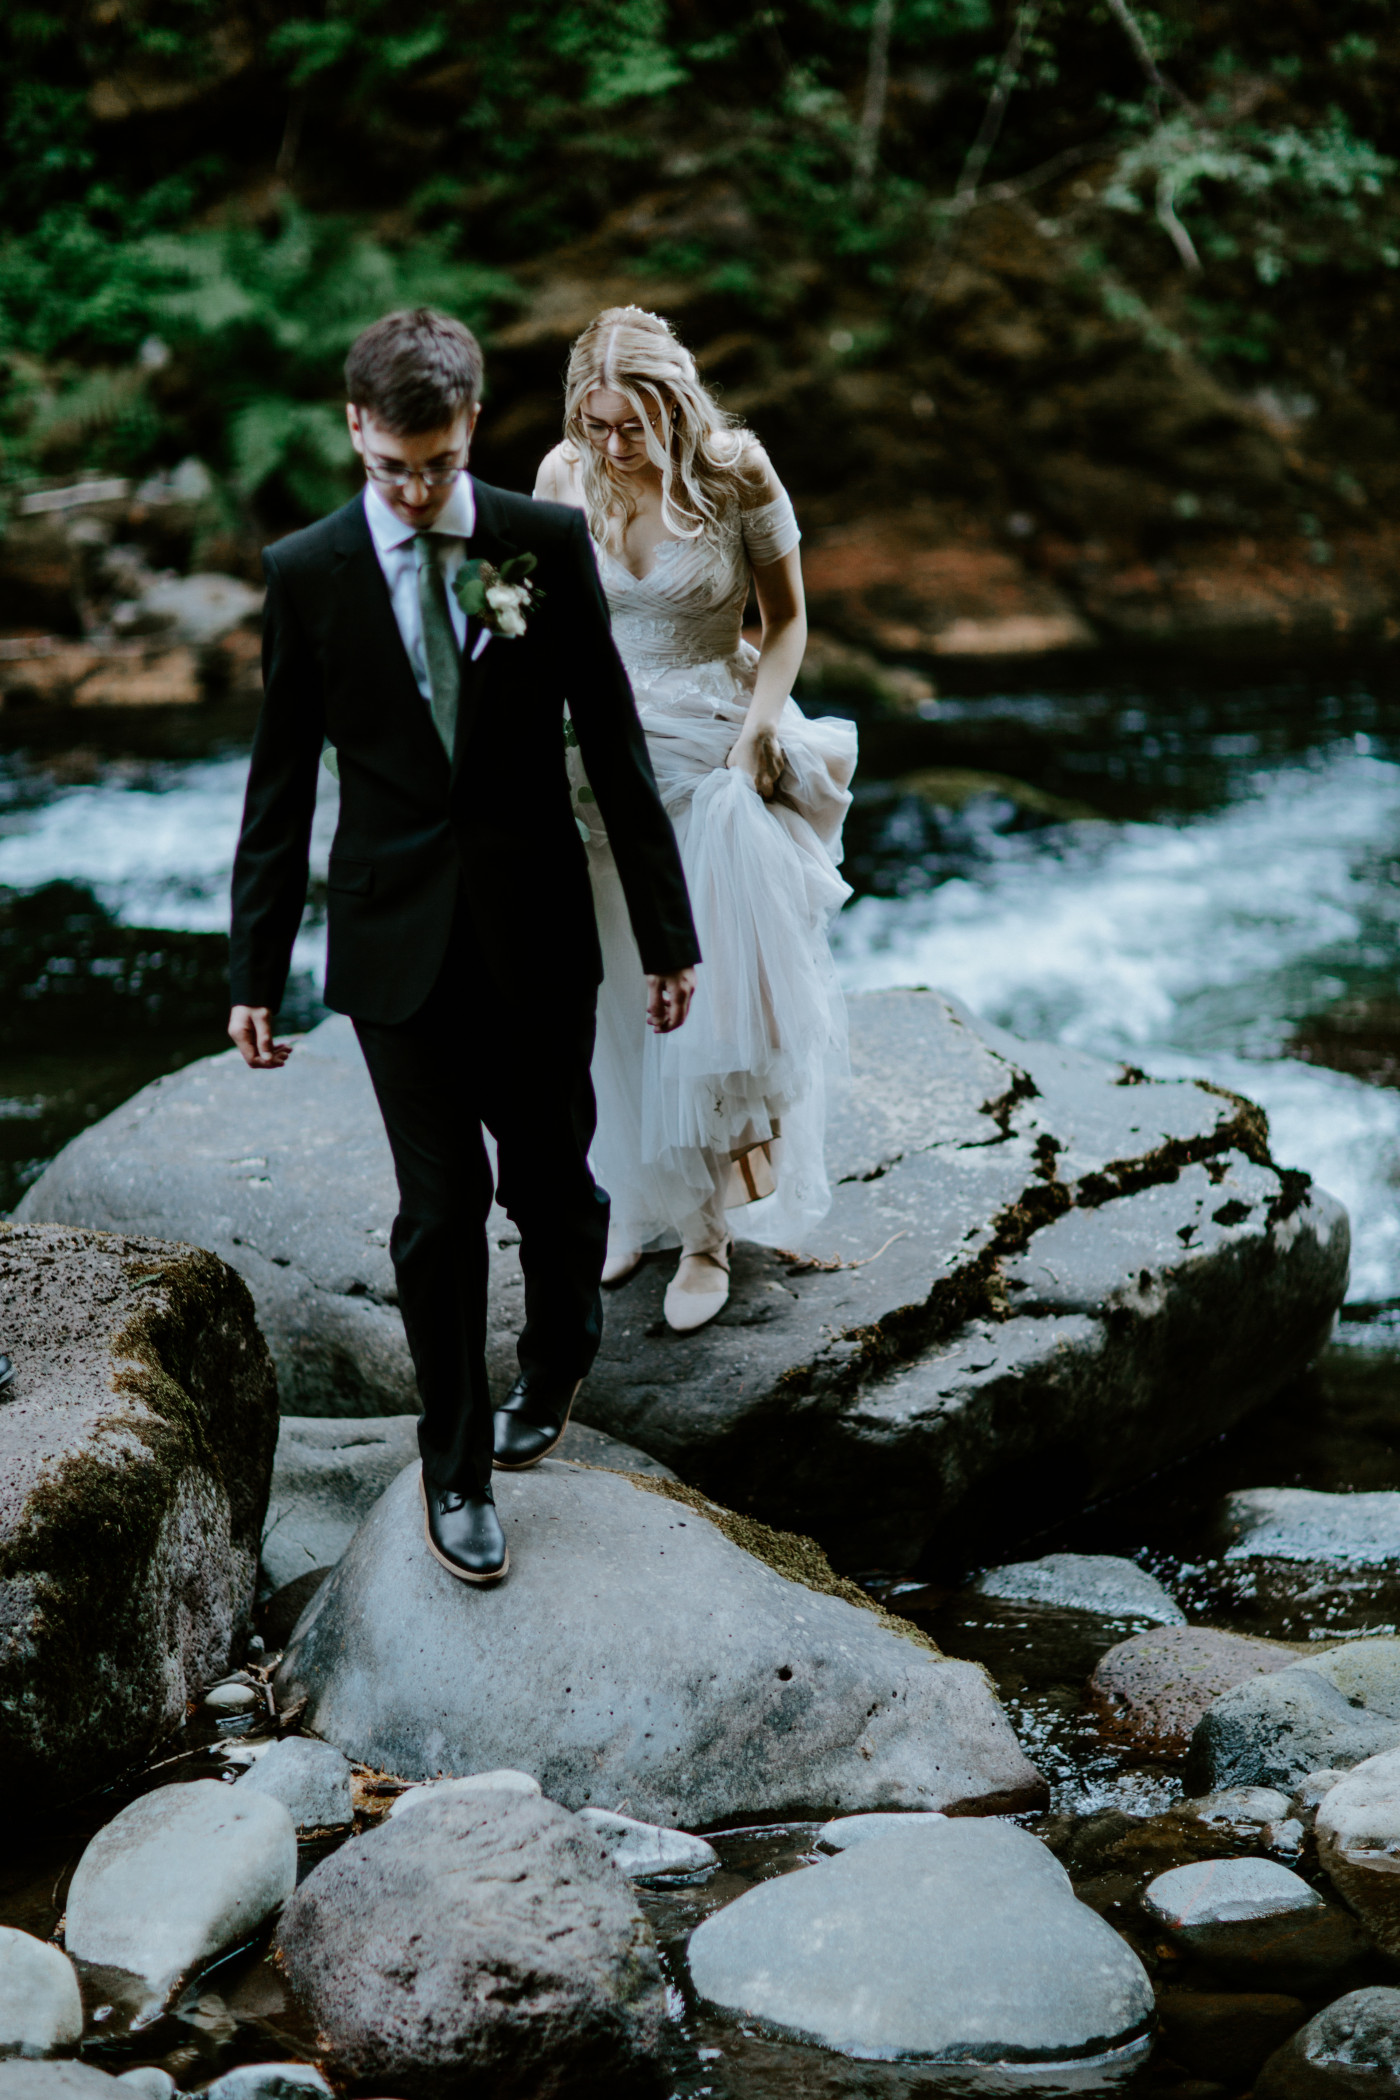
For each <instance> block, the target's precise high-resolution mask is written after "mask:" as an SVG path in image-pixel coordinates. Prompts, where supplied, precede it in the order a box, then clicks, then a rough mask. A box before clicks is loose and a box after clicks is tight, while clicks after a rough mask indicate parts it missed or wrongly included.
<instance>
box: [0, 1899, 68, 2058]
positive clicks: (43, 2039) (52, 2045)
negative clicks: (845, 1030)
mask: <svg viewBox="0 0 1400 2100" xmlns="http://www.w3.org/2000/svg"><path fill="white" fill-rule="evenodd" d="M82 2031H83V1994H82V1992H81V1991H80V1990H79V1988H78V1978H77V1975H76V1973H75V1972H74V1968H73V1964H72V1962H71V1961H69V1959H68V1957H67V1955H66V1954H65V1953H64V1952H63V1950H62V1949H61V1948H59V1947H53V1946H50V1944H49V1942H48V1941H47V1940H39V1939H35V1938H34V1936H33V1934H32V1933H28V1932H21V1931H19V1930H18V1928H17V1927H16V1926H13V1925H0V2057H4V2056H47V2055H48V2054H49V2052H50V2051H51V2050H53V2049H67V2048H70V2047H71V2046H72V2044H73V2043H74V2042H76V2041H77V2040H78V2039H79V2038H80V2036H81V2035H82Z"/></svg>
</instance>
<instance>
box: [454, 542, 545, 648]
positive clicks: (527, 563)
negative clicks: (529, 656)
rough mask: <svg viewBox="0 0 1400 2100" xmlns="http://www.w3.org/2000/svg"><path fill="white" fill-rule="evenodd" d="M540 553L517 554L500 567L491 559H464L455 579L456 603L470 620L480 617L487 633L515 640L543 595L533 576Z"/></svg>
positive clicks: (522, 631)
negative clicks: (531, 577) (533, 580)
mask: <svg viewBox="0 0 1400 2100" xmlns="http://www.w3.org/2000/svg"><path fill="white" fill-rule="evenodd" d="M537 560H538V557H537V556H536V555H533V554H515V555H512V556H511V559H510V560H509V561H503V562H502V563H501V566H500V568H499V569H498V568H497V567H496V566H495V564H494V563H493V562H489V561H464V562H463V563H462V566H461V567H460V569H458V571H457V574H456V575H455V577H454V578H453V579H452V588H453V590H454V591H455V592H456V593H457V603H458V604H459V605H460V606H461V608H462V610H463V612H464V613H465V614H466V616H467V618H468V619H469V620H480V622H481V624H482V626H483V627H484V628H485V629H486V631H487V633H488V634H497V635H500V636H502V637H503V638H504V639H505V640H507V641H513V640H515V638H516V637H517V636H519V635H522V634H524V632H525V623H526V620H527V618H528V617H529V615H530V614H531V613H532V612H533V611H534V609H535V607H536V606H537V605H538V604H539V602H540V600H541V599H542V598H543V596H544V592H543V591H542V590H541V589H540V587H539V585H538V584H537V583H531V581H530V576H531V574H532V572H533V571H534V569H535V567H536V564H537Z"/></svg>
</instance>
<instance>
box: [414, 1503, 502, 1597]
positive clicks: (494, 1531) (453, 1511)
mask: <svg viewBox="0 0 1400 2100" xmlns="http://www.w3.org/2000/svg"><path fill="white" fill-rule="evenodd" d="M419 1486H420V1488H421V1490H422V1495H423V1529H424V1530H425V1531H426V1533H427V1535H428V1551H429V1552H430V1553H431V1554H432V1556H433V1559H434V1560H435V1561H438V1562H439V1563H440V1564H441V1566H443V1567H444V1568H446V1570H447V1572H448V1574H449V1575H455V1576H456V1577H457V1580H458V1581H459V1582H499V1581H500V1580H501V1578H502V1576H503V1575H504V1574H505V1573H506V1571H507V1569H508V1568H509V1567H510V1554H509V1552H508V1551H507V1549H506V1535H505V1533H504V1532H503V1531H502V1529H501V1520H500V1518H499V1517H498V1516H497V1515H496V1505H495V1503H494V1502H493V1501H492V1500H491V1495H490V1491H489V1490H488V1491H487V1493H486V1494H484V1495H461V1494H458V1493H457V1492H456V1491H455V1490H454V1489H452V1488H430V1487H429V1486H428V1484H427V1482H426V1481H425V1480H420V1482H419Z"/></svg>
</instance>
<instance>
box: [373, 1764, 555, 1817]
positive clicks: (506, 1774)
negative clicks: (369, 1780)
mask: <svg viewBox="0 0 1400 2100" xmlns="http://www.w3.org/2000/svg"><path fill="white" fill-rule="evenodd" d="M542 1791H543V1790H542V1788H541V1786H540V1783H539V1781H538V1779H532V1778H531V1776H530V1774H529V1773H528V1772H512V1771H510V1770H509V1769H506V1770H503V1771H500V1772H471V1773H469V1774H468V1775H467V1777H466V1778H464V1779H431V1780H429V1781H428V1783H427V1784H426V1786H415V1787H410V1788H409V1789H408V1791H407V1792H406V1793H402V1794H399V1795H397V1796H396V1797H395V1799H394V1801H393V1803H392V1804H391V1806H390V1809H389V1814H390V1815H391V1816H406V1815H407V1814H408V1813H409V1811H410V1810H411V1809H415V1808H421V1807H422V1806H423V1803H424V1802H425V1801H460V1800H465V1799H466V1798H467V1796H469V1795H471V1794H539V1793H541V1792H542Z"/></svg>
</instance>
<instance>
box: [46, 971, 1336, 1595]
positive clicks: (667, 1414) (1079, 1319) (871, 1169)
mask: <svg viewBox="0 0 1400 2100" xmlns="http://www.w3.org/2000/svg"><path fill="white" fill-rule="evenodd" d="M851 1022H852V1062H853V1066H854V1069H855V1084H854V1085H853V1087H852V1088H851V1090H850V1093H849V1095H848V1096H847V1098H846V1099H845V1101H844V1102H843V1103H842V1104H841V1105H840V1106H839V1108H838V1109H837V1111H836V1112H835V1114H834V1115H833V1118H832V1122H831V1127H830V1132H829V1142H828V1154H829V1161H830V1166H831V1170H832V1179H833V1182H834V1184H835V1188H836V1194H835V1201H834V1203H833V1206H832V1211H831V1214H830V1216H829V1218H828V1219H827V1221H826V1223H825V1225H824V1226H823V1227H822V1229H821V1231H820V1232H819V1233H818V1234H817V1235H816V1240H815V1244H814V1247H813V1249H811V1250H808V1251H807V1252H806V1253H805V1254H803V1255H801V1256H799V1257H796V1258H795V1257H794V1256H792V1255H789V1254H784V1253H783V1252H782V1251H781V1250H775V1249H770V1248H763V1247H759V1246H756V1245H753V1244H752V1243H749V1244H742V1243H741V1245H740V1247H739V1249H738V1251H737V1255H736V1259H735V1264H734V1288H733V1295H732V1297H731V1301H730V1304H729V1306H728V1307H727V1308H726V1310H725V1312H724V1313H723V1315H722V1316H721V1317H720V1319H719V1320H718V1321H716V1322H715V1323H714V1324H713V1325H712V1326H710V1327H708V1328H705V1329H703V1330H702V1331H701V1332H700V1333H698V1334H695V1335H687V1336H681V1335H674V1334H672V1333H671V1332H670V1330H669V1329H668V1328H667V1327H666V1325H665V1323H664V1321H663V1319H662V1317H661V1296H662V1291H663V1289H664V1286H665V1281H666V1277H667V1275H668V1273H669V1269H670V1266H671V1264H670V1263H669V1262H668V1261H659V1262H649V1263H647V1264H645V1265H644V1266H643V1268H642V1269H641V1271H639V1273H638V1274H637V1276H636V1277H635V1278H634V1279H633V1280H632V1281H631V1282H630V1283H628V1284H627V1285H626V1286H625V1287H624V1288H623V1289H622V1290H621V1291H619V1292H618V1293H617V1294H616V1295H615V1296H614V1297H612V1298H611V1299H610V1301H609V1308H608V1321H607V1331H606V1334H605V1338H604V1344H603V1350H602V1353H601V1355H600V1357H599V1359H598V1362H597V1364H596V1366H595V1368H594V1370H593V1373H592V1375H591V1377H590V1378H589V1381H588V1383H587V1385H586V1386H585V1388H584V1392H583V1394H582V1395H581V1397H580V1403H579V1405H580V1412H581V1414H582V1416H583V1418H584V1419H585V1420H587V1421H588V1422H591V1423H592V1424H594V1425H595V1426H596V1427H598V1428H599V1429H602V1430H605V1431H607V1432H608V1433H609V1434H611V1435H613V1436H616V1437H619V1438H622V1439H623V1440H624V1441H626V1442H628V1443H631V1444H635V1445H637V1446H639V1447H640V1448H641V1449H642V1450H645V1451H648V1452H651V1453H652V1454H653V1455H654V1456H656V1457H657V1458H659V1459H661V1460H662V1461H664V1462H665V1463H666V1464H667V1465H669V1466H672V1467H674V1468H675V1470H676V1471H677V1472H678V1473H680V1474H681V1476H682V1477H683V1478H685V1479H687V1480H690V1481H692V1482H694V1483H695V1484H696V1485H698V1486H700V1487H702V1488H703V1489H704V1490H705V1492H706V1493H708V1494H712V1495H714V1496H715V1497H716V1498H717V1499H718V1500H720V1501H723V1502H725V1503H728V1504H729V1505H731V1506H733V1507H738V1508H743V1509H747V1510H751V1511H752V1512H754V1513H755V1514H756V1515H761V1516H762V1517H764V1518H765V1519H766V1520H768V1521H770V1522H773V1523H777V1524H781V1525H784V1526H788V1527H791V1528H793V1529H795V1530H800V1531H803V1532H807V1533H810V1534H812V1535H813V1536H815V1537H817V1538H820V1539H822V1540H823V1541H824V1542H825V1543H827V1544H828V1545H829V1547H830V1549H831V1550H832V1551H833V1552H839V1554H840V1555H841V1558H842V1562H843V1564H844V1565H847V1566H852V1567H860V1566H866V1565H870V1564H882V1565H885V1566H889V1565H892V1564H912V1563H913V1562H914V1561H916V1560H917V1559H919V1558H920V1556H921V1555H923V1554H924V1553H925V1552H926V1550H927V1549H928V1548H929V1546H930V1543H931V1542H933V1541H939V1542H941V1543H942V1544H943V1545H944V1546H945V1547H946V1548H947V1549H948V1550H949V1551H954V1552H956V1551H964V1550H969V1549H970V1548H971V1547H972V1545H973V1544H974V1543H976V1542H984V1541H985V1539H986V1537H987V1536H988V1533H989V1528H992V1527H994V1528H995V1529H996V1530H997V1531H999V1532H1004V1531H1005V1530H1007V1529H1008V1528H1010V1529H1012V1530H1014V1529H1015V1528H1016V1526H1015V1517H1016V1516H1017V1515H1019V1514H1021V1511H1020V1507H1019V1505H1021V1504H1028V1505H1029V1509H1028V1510H1027V1512H1026V1513H1027V1514H1029V1513H1033V1514H1034V1516H1035V1518H1036V1519H1037V1520H1038V1521H1040V1522H1043V1521H1044V1520H1045V1519H1046V1518H1048V1517H1049V1516H1051V1515H1053V1514H1054V1513H1055V1512H1056V1511H1057V1510H1060V1509H1065V1508H1069V1507H1074V1508H1078V1507H1081V1506H1082V1504H1083V1502H1084V1500H1085V1499H1086V1498H1092V1497H1095V1496H1099V1495H1102V1494H1105V1493H1107V1492H1109V1491H1110V1490H1112V1489H1114V1488H1117V1487H1120V1486H1122V1485H1124V1484H1126V1483H1127V1482H1128V1481H1130V1480H1132V1479H1134V1478H1137V1477H1140V1476H1142V1475H1144V1474H1146V1473H1148V1472H1150V1471H1152V1470H1153V1469H1154V1468H1156V1467H1159V1466H1161V1465H1164V1464H1166V1463H1168V1462H1169V1461H1171V1460H1172V1459H1174V1458H1177V1457H1179V1456H1180V1455H1181V1454H1182V1453H1183V1452H1185V1451H1187V1450H1189V1449H1190V1448H1192V1447H1193V1446H1194V1445H1195V1444H1197V1443H1200V1442H1202V1441H1204V1440H1205V1439H1207V1438H1209V1437H1212V1436H1215V1435H1217V1434H1218V1433H1219V1431H1220V1430H1221V1429H1222V1428H1224V1427H1225V1426H1227V1425H1228V1423H1230V1422H1231V1421H1233V1420H1235V1419H1237V1418H1238V1417H1239V1416H1240V1415H1242V1414H1244V1413H1245V1412H1246V1411H1247V1410H1248V1409H1250V1408H1252V1407H1254V1406H1256V1405H1257V1404H1258V1403H1259V1402H1260V1401H1262V1400H1264V1399H1266V1398H1267V1397H1268V1396H1269V1394H1270V1393H1271V1392H1273V1391H1274V1390H1275V1389H1276V1388H1277V1387H1278V1386H1279V1385H1280V1384H1281V1383H1282V1382H1283V1381H1284V1380H1285V1379H1286V1378H1287V1377H1289V1376H1290V1375H1291V1374H1292V1373H1293V1372H1295V1371H1296V1370H1297V1369H1298V1368H1299V1366H1300V1365H1302V1364H1303V1363H1305V1362H1306V1361H1307V1360H1308V1359H1309V1358H1310V1357H1311V1356H1312V1355H1313V1354H1314V1353H1315V1352H1316V1350H1317V1349H1318V1348H1319V1347H1320V1345H1321V1343H1322V1342H1323V1340H1324V1339H1325V1338H1326V1335H1327V1333H1328V1331H1329V1328H1330V1323H1331V1320H1332V1316H1333V1314H1334V1312H1335V1310H1336V1307H1337V1306H1338V1304H1339V1303H1340V1301H1341V1298H1342V1295H1343V1292H1344V1289H1345V1284H1346V1272H1347V1258H1348V1229H1347V1220H1346V1214H1345V1212H1344V1211H1343V1210H1342V1208H1341V1206H1340V1205H1339V1204H1337V1203H1336V1202H1335V1201H1334V1200H1333V1199H1332V1198H1330V1197H1328V1196H1326V1195H1325V1194H1323V1193H1322V1192H1321V1191H1319V1190H1317V1189H1314V1188H1311V1187H1310V1186H1309V1185H1308V1183H1307V1178H1306V1176H1303V1175H1300V1174H1297V1173H1292V1172H1286V1171H1283V1170H1281V1169H1279V1168H1278V1167H1276V1166H1275V1165H1274V1164H1273V1161H1272V1160H1271V1158H1270V1155H1269V1152H1268V1141H1267V1127H1266V1124H1265V1121H1264V1118H1263V1116H1262V1114H1261V1113H1260V1111H1259V1110H1257V1109H1255V1108H1253V1107H1251V1106H1250V1105H1249V1104H1248V1103H1246V1102H1244V1101H1241V1100H1240V1099H1239V1098H1238V1097H1236V1096H1233V1095H1228V1094H1225V1093H1222V1092H1220V1091H1219V1090H1217V1089H1214V1088H1211V1087H1207V1086H1205V1085H1202V1084H1200V1083H1198V1082H1196V1081H1179V1082H1170V1083H1156V1082H1150V1081H1143V1080H1141V1079H1140V1077H1139V1075H1137V1074H1134V1073H1131V1072H1125V1071H1124V1070H1123V1069H1121V1068H1119V1067H1115V1066H1111V1065H1108V1064H1105V1063H1103V1062H1101V1061H1099V1060H1097V1059H1093V1058H1090V1057H1086V1056H1083V1055H1081V1054H1079V1053H1077V1052H1074V1051H1068V1050H1062V1049H1058V1048H1054V1047H1051V1046H1048V1045H1044V1044H1024V1043H1019V1042H1017V1041H1016V1040H1014V1039H1013V1038H1012V1037H1010V1036H1008V1035H1006V1034H1004V1033H1003V1032H1002V1031H1000V1030H997V1029H994V1028H991V1027H988V1026H987V1025H986V1024H984V1023H981V1022H979V1021H977V1020H976V1019H975V1017H974V1016H973V1015H972V1014H970V1013H969V1012H968V1011H967V1009H966V1008H964V1007H962V1006H960V1005H959V1004H958V1003H957V1002H956V1001H955V1000H952V999H949V998H947V997H946V996H945V995H943V994H941V993H937V992H885V993H872V994H868V995H866V996H864V997H861V998H857V999H854V1000H852V1001H851ZM394 1206H395V1197H394V1188H393V1176H392V1172H391V1168H390V1164H389V1157H388V1151H387V1147H386V1145H385V1141H384V1138H383V1134H382V1131H381V1129H380V1126H379V1121H378V1116H377V1113H376V1110H375V1106H374V1101H373V1097H372V1094H371V1091H370V1087H369V1082H368V1079H367V1077H366V1075H365V1072H364V1068H363V1064H362V1061H361V1059H360V1056H359V1052H358V1049H357V1047H356V1045H355V1042H354V1037H353V1032H352V1031H351V1029H350V1026H349V1024H348V1023H347V1022H344V1021H341V1020H334V1021H329V1022H326V1023H325V1024H323V1026H322V1027H320V1028H318V1029H316V1030H314V1031H313V1033H312V1034H311V1035H310V1036H308V1037H307V1038H306V1039H305V1040H304V1041H303V1042H302V1043H301V1045H300V1046H299V1047H298V1049H297V1052H296V1054H295V1056H294V1057H293V1058H292V1060H291V1062H290V1064H289V1065H288V1066H287V1068H286V1070H285V1071H283V1072H281V1073H279V1074H276V1075H271V1074H266V1073H250V1072H248V1071H247V1070H246V1069H245V1067H244V1066H243V1064H242V1062H241V1060H240V1059H238V1057H237V1056H236V1054H235V1053H233V1052H229V1053H227V1054H226V1055H225V1056H223V1057H219V1058H211V1059H208V1060H206V1061H204V1062H203V1063H200V1064H197V1065H193V1066H190V1067H188V1068H187V1069H186V1070H184V1071H183V1072H180V1073H177V1074H175V1075H173V1076H172V1077H170V1078H166V1079H161V1080H158V1081H157V1082H156V1083H155V1084H154V1085H153V1086H150V1087H148V1088H146V1089H145V1091H144V1092H143V1093H141V1094H138V1095H137V1096H136V1097H135V1099H134V1100H132V1101H130V1102H128V1103H127V1104H126V1105H125V1106H124V1107H123V1108H121V1109H118V1110H117V1111H116V1112H115V1113H114V1114H113V1115H111V1116H109V1117H108V1118H107V1119H106V1120H105V1121H104V1122H102V1123H100V1124H98V1125H95V1126H94V1127H93V1128H92V1129H91V1130H89V1131H86V1132H85V1133H84V1134H83V1135H82V1136H81V1137H79V1138H77V1139H75V1140H74V1142H73V1143H72V1144H71V1145H70V1146H69V1147H68V1148H67V1150H66V1151H65V1152H63V1153H62V1154H61V1155H60V1156H59V1158H58V1159H57V1160H56V1161H55V1162H54V1164H53V1165H52V1166H51V1167H50V1168H49V1169H48V1171H47V1172H46V1173H45V1174H44V1175H43V1176H42V1178H41V1179H40V1180H39V1181H38V1182H37V1183H36V1184H35V1186H34V1188H33V1189H31V1190H30V1191H29V1193H28V1194H27V1195H26V1197H25V1199H24V1203H23V1205H22V1206H21V1209H22V1214H23V1215H24V1216H25V1217H26V1218H33V1219H38V1218H41V1217H53V1218H58V1219H60V1220H64V1221H68V1222H73V1223H87V1224H96V1225H120V1226H121V1227H123V1228H124V1229H128V1230H130V1229H140V1230H157V1229H158V1230H161V1231H164V1232H168V1233H171V1234H174V1235H177V1236H179V1237H182V1238H189V1239H191V1240H194V1241H196V1242H198V1243H199V1244H201V1245H205V1246H209V1247H212V1248H214V1249H215V1250H216V1251H217V1252H218V1253H220V1254H221V1255H223V1256H224V1258H225V1259H227V1260H228V1261H230V1262H231V1263H232V1264H233V1265H234V1266H236V1267H237V1268H238V1269H239V1270H240V1272H241V1273H242V1274H243V1275H244V1276H245V1277H246V1278H247V1280H248V1283H249V1286H250V1288H251V1289H252V1291H253V1294H254V1297H255V1299H256V1301H257V1305H258V1311H259V1317H260V1319H261V1321H262V1324H263V1327H264V1331H265V1332H266V1333H267V1336H268V1339H269V1343H270V1345H271V1347H272V1350H273V1354H274V1356H275V1358H276V1361H277V1367H278V1377H279V1380H280V1383H281V1390H282V1404H283V1406H284V1407H285V1408H286V1409H287V1410H288V1412H292V1413H298V1414H341V1415H344V1414H365V1415H382V1414H387V1413H393V1412H396V1411H409V1410H411V1409H412V1408H413V1407H414V1406H415V1404H416V1403H415V1400H414V1394H413V1384H412V1374H411V1369H410V1366H409V1362H408V1355H407V1351H406V1349H405V1346H404V1342H403V1335H402V1328H401V1325H400V1322H399V1318H398V1313H397V1310H396V1306H395V1300H394V1288H393V1277H392V1272H391V1268H390V1263H389V1256H388V1237H389V1226H390V1223H391V1220H392V1216H393V1211H394ZM492 1250H493V1251H492V1263H493V1269H492V1359H493V1373H494V1375H496V1376H497V1377H499V1379H500V1380H501V1382H502V1384H503V1385H504V1384H505V1383H507V1382H508V1380H509V1378H510V1377H511V1376H512V1375H513V1370H514V1350H513V1339H514V1334H515V1331H516V1329H517V1327H518V1325H519V1321H520V1314H521V1301H522V1287H521V1281H520V1269H519V1262H518V1257H517V1253H516V1235H515V1233H514V1231H513V1229H512V1228H511V1227H510V1226H509V1224H508V1222H507V1221H506V1220H505V1219H504V1218H503V1217H501V1216H500V1214H499V1213H498V1214H496V1215H495V1216H494V1217H493V1221H492ZM978 1557H982V1556H978Z"/></svg>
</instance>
